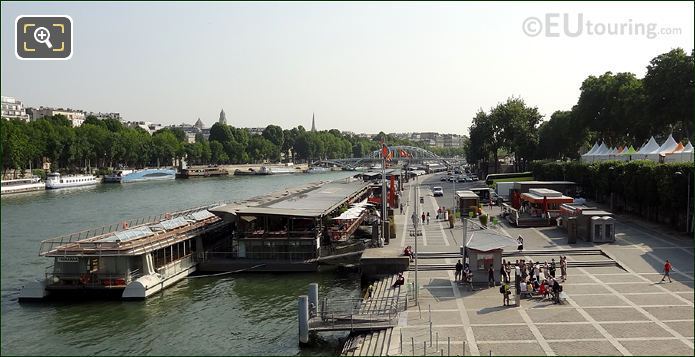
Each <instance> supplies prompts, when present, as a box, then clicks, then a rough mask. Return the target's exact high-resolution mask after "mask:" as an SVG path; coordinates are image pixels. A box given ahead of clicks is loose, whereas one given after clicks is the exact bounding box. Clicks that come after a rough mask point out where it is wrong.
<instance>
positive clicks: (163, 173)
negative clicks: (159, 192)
mask: <svg viewBox="0 0 695 357" xmlns="http://www.w3.org/2000/svg"><path fill="white" fill-rule="evenodd" d="M175 178H176V170H174V169H167V168H157V169H142V170H135V171H133V172H131V173H129V174H127V175H123V176H122V177H121V183H128V182H140V181H158V180H173V179H175Z"/></svg>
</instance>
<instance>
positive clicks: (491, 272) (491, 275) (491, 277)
mask: <svg viewBox="0 0 695 357" xmlns="http://www.w3.org/2000/svg"><path fill="white" fill-rule="evenodd" d="M487 284H488V286H490V287H493V286H495V269H492V264H490V268H488V270H487Z"/></svg>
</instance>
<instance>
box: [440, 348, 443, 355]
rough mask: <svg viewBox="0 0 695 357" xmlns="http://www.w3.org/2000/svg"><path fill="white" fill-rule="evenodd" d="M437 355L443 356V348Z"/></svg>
mask: <svg viewBox="0 0 695 357" xmlns="http://www.w3.org/2000/svg"><path fill="white" fill-rule="evenodd" d="M439 355H440V356H444V349H443V348H442V349H441V350H439Z"/></svg>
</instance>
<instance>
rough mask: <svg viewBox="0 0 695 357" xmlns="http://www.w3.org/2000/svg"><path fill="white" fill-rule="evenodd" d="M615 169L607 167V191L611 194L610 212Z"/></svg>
mask: <svg viewBox="0 0 695 357" xmlns="http://www.w3.org/2000/svg"><path fill="white" fill-rule="evenodd" d="M614 170H615V167H613V166H611V167H609V168H608V172H609V174H608V191H610V194H611V204H610V206H611V212H613V171H614Z"/></svg>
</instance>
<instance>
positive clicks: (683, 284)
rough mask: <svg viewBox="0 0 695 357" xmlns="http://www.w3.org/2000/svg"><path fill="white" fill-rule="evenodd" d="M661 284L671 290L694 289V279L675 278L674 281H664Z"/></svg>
mask: <svg viewBox="0 0 695 357" xmlns="http://www.w3.org/2000/svg"><path fill="white" fill-rule="evenodd" d="M659 285H660V286H663V287H664V288H665V289H668V290H670V291H692V290H693V282H692V281H676V280H674V281H673V282H672V283H667V282H663V283H660V284H659Z"/></svg>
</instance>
